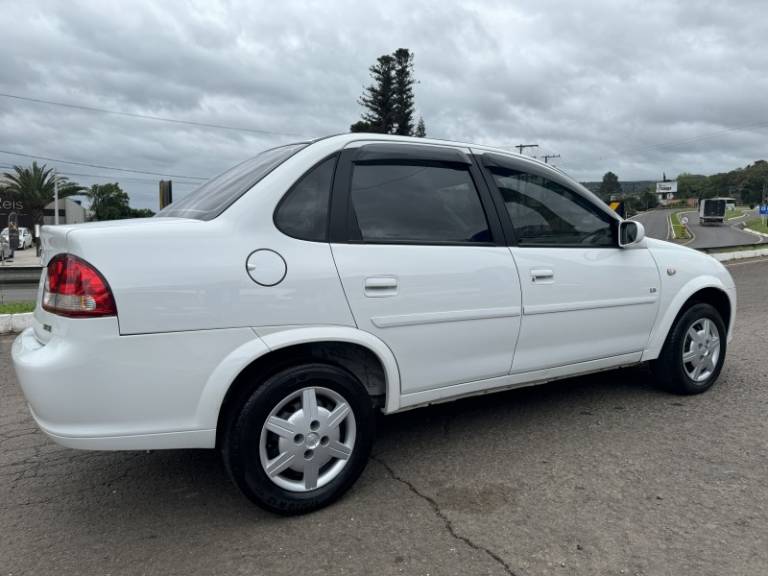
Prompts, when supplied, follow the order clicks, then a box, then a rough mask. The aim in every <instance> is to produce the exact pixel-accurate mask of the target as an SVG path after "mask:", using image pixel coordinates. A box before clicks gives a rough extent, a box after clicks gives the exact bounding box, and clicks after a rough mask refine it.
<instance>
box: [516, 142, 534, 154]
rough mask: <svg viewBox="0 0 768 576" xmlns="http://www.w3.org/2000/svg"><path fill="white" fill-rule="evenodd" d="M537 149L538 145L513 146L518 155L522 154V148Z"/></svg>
mask: <svg viewBox="0 0 768 576" xmlns="http://www.w3.org/2000/svg"><path fill="white" fill-rule="evenodd" d="M538 147H539V145H538V144H518V145H516V146H514V148H517V149H518V151H519V152H520V154H522V153H523V149H524V148H538Z"/></svg>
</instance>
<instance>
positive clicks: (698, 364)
mask: <svg viewBox="0 0 768 576" xmlns="http://www.w3.org/2000/svg"><path fill="white" fill-rule="evenodd" d="M719 359H720V331H719V330H718V328H717V325H716V324H715V323H714V322H712V320H710V319H709V318H700V319H698V320H696V321H695V322H692V323H691V325H690V326H689V328H688V331H687V332H686V334H685V339H684V341H683V358H682V361H683V370H685V373H686V374H687V375H688V377H689V378H690V379H691V380H693V381H694V382H706V381H707V380H708V379H709V378H710V377H711V376H712V374H713V373H714V371H715V368H716V367H717V362H718V360H719Z"/></svg>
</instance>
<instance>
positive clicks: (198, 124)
mask: <svg viewBox="0 0 768 576" xmlns="http://www.w3.org/2000/svg"><path fill="white" fill-rule="evenodd" d="M0 96H2V97H3V98H13V99H15V100H22V101H24V102H33V103H35V104H48V105H50V106H61V107H63V108H72V109H75V110H84V111H86V112H98V113H100V114H114V115H117V116H127V117H129V118H141V119H143V120H155V121H157V122H170V123H171V124H184V125H187V126H196V127H197V128H217V129H219V130H233V131H236V132H250V133H252V134H266V135H268V136H290V137H293V138H306V137H307V135H306V134H296V133H292V132H274V131H272V130H260V129H258V128H242V127H240V126H228V125H226V124H213V123H210V122H196V121H194V120H180V119H178V118H167V117H165V116H153V115H150V114H139V113H137V112H124V111H122V110H110V109H108V108H96V107H95V106H85V105H83V104H71V103H68V102H55V101H53V100H43V99H42V98H30V97H29V96H18V95H16V94H6V93H2V92H0Z"/></svg>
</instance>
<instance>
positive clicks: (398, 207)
mask: <svg viewBox="0 0 768 576" xmlns="http://www.w3.org/2000/svg"><path fill="white" fill-rule="evenodd" d="M350 204H351V206H350V208H351V214H350V216H351V220H352V225H351V236H352V238H351V239H352V240H358V241H363V242H396V243H401V242H405V243H413V244H420V243H423V244H436V243H462V244H466V243H487V242H490V241H491V234H490V231H489V229H488V221H487V220H486V217H485V212H484V211H483V206H482V204H481V203H480V197H479V196H478V193H477V189H476V188H475V184H474V182H473V181H472V177H471V175H470V173H469V170H468V169H467V168H466V167H465V166H461V167H454V166H452V165H442V164H438V163H424V164H419V163H408V164H405V163H404V164H398V163H376V164H356V165H355V166H354V169H353V172H352V186H351V191H350Z"/></svg>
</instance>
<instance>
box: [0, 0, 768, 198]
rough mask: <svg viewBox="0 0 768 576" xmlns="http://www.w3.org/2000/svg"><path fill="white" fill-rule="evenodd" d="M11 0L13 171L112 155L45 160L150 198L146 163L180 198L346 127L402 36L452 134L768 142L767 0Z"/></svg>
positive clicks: (625, 155) (675, 156)
mask: <svg viewBox="0 0 768 576" xmlns="http://www.w3.org/2000/svg"><path fill="white" fill-rule="evenodd" d="M0 14H2V17H1V18H0V38H2V49H1V50H2V59H1V60H0V93H2V94H3V96H0V150H2V151H3V152H1V153H0V170H5V169H7V167H8V166H10V165H11V164H17V163H29V162H31V159H30V158H28V157H25V156H14V155H10V154H7V153H6V152H15V153H19V154H27V155H30V156H34V157H38V158H40V157H46V158H53V159H61V160H69V161H73V162H82V163H86V164H96V165H100V166H104V168H96V167H87V166H79V165H76V164H63V163H57V162H54V161H51V160H48V161H46V162H47V163H48V164H50V165H55V166H56V167H57V168H58V169H59V170H60V171H61V172H63V173H67V174H71V178H72V179H73V180H77V181H79V182H81V183H82V184H92V183H95V182H106V181H115V180H116V181H119V182H120V184H121V185H122V186H123V188H124V189H125V190H126V191H128V192H129V194H130V195H131V202H132V204H133V205H134V206H138V207H151V208H156V202H157V179H158V176H156V175H154V174H146V173H143V172H151V173H159V174H169V175H173V176H174V178H173V179H174V195H175V197H179V196H181V195H183V194H184V193H186V192H188V191H190V190H192V189H193V188H194V186H195V182H198V181H199V180H196V179H195V178H204V177H210V176H213V175H215V174H216V173H218V172H221V171H222V170H224V169H225V168H227V167H229V166H230V165H233V164H235V163H237V162H239V161H241V160H242V159H244V158H247V157H249V156H252V155H254V154H256V153H257V152H259V151H260V150H262V149H264V148H267V147H271V146H274V145H278V144H282V143H286V142H291V141H296V140H297V139H302V138H304V137H313V136H321V135H327V134H331V133H338V132H344V131H346V130H347V129H348V127H349V125H350V124H351V123H352V122H354V121H355V120H357V119H358V118H359V115H360V113H361V109H360V107H359V106H358V105H357V103H356V99H357V97H358V96H359V95H360V93H361V92H362V89H363V86H364V85H365V84H366V83H367V82H368V72H367V68H368V66H369V65H370V64H371V63H372V62H373V61H374V60H375V59H376V57H377V56H379V55H381V54H383V53H388V52H392V51H393V50H395V49H396V48H399V47H407V48H410V49H411V50H413V51H414V52H415V55H416V76H417V78H418V80H419V81H420V83H419V85H418V86H417V88H416V105H417V108H418V113H419V114H421V115H423V117H424V120H425V122H426V125H427V131H428V134H429V135H430V136H433V137H436V138H448V139H455V140H464V141H470V142H478V143H483V144H491V145H499V146H512V145H515V144H518V143H538V144H539V145H540V146H541V148H540V150H539V151H538V154H543V153H554V154H560V155H561V158H559V159H558V160H557V163H558V165H559V166H560V167H561V168H563V169H564V170H566V171H567V172H569V173H570V174H571V175H572V176H574V177H575V178H577V179H579V180H599V179H600V178H601V176H602V174H603V173H604V172H606V171H607V170H613V171H614V172H616V173H617V174H619V176H620V178H621V179H625V180H632V179H656V178H658V177H660V176H661V174H662V171H666V173H667V175H668V176H672V175H676V174H678V173H680V172H695V173H705V174H709V173H713V172H717V171H723V170H730V169H732V168H735V167H737V166H743V165H745V164H747V163H751V162H753V161H754V160H756V159H760V158H766V157H768V149H767V148H768V147H767V146H766V142H767V141H766V134H768V105H766V102H768V96H767V95H768V58H766V56H767V55H768V50H767V48H768V18H766V17H765V8H764V2H761V1H759V0H756V1H754V2H749V1H733V0H731V1H722V2H708V1H706V0H698V1H696V2H694V1H689V2H682V1H681V2H672V1H654V0H634V1H631V2H629V1H621V0H590V1H589V2H584V1H580V2H576V1H568V0H559V1H547V0H532V1H523V0H520V1H501V2H493V1H487V2H475V1H471V0H461V1H453V0H435V1H422V2H414V1H413V0H411V1H400V0H388V1H387V2H367V1H361V0H357V1H333V2H331V1H329V0H326V1H302V2H292V1H290V0H283V1H281V2H276V1H270V2H262V1H258V0H257V1H254V0H250V1H243V2H239V1H227V0H202V1H199V2H198V1H190V2H181V1H178V2H176V1H171V0H163V1H162V2H160V1H158V0H146V1H140V0H136V1H129V0H125V1H122V2H110V1H106V0H100V1H97V0H94V1H91V2H87V1H74V0H67V1H66V2H65V1H58V2H56V1H45V0H28V1H24V2H21V1H18V0H7V1H5V0H0ZM9 96H21V97H24V98H35V99H42V100H50V101H55V102H62V103H69V104H74V105H78V106H85V107H95V108H101V109H108V110H115V111H121V112H126V113H131V114H140V115H151V116H156V117H164V118H173V119H179V120H185V121H194V122H200V123H206V124H218V125H223V126H231V127H236V128H240V129H241V130H227V129H217V128H205V127H194V126H189V125H184V124H173V123H168V122H161V121H154V120H149V119H141V118H136V117H131V116H120V115H114V114H104V113H96V112H92V111H86V110H81V109H77V108H65V107H60V106H53V105H49V104H42V103H35V102H29V101H25V100H19V99H17V98H12V97H9ZM535 153H537V152H534V154H535ZM108 167H121V168H124V169H130V170H136V171H137V172H127V171H123V172H120V171H114V170H111V169H110V168H108ZM182 176H183V177H184V178H182ZM193 177H195V178H193Z"/></svg>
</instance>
